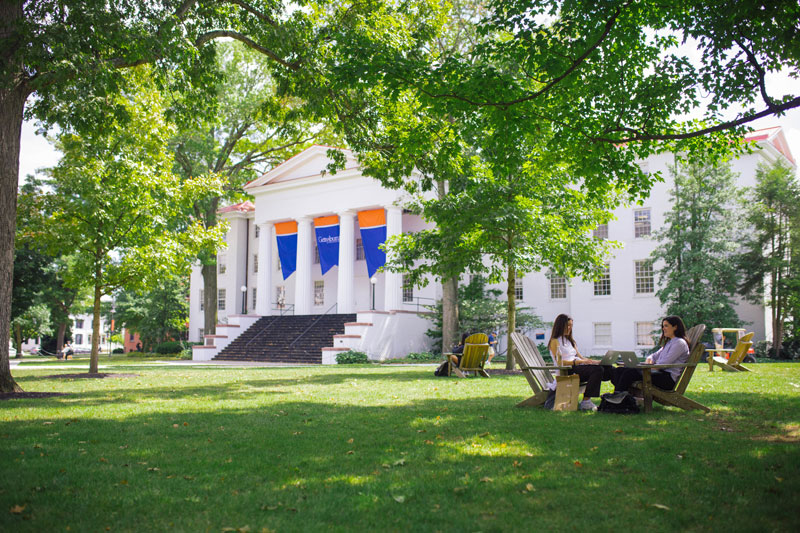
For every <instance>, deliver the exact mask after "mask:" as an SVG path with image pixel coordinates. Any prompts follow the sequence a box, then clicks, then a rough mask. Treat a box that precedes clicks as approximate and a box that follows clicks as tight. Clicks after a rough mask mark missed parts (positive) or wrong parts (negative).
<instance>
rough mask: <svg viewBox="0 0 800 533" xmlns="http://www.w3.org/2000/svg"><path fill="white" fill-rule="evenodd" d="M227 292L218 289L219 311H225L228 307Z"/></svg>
mask: <svg viewBox="0 0 800 533" xmlns="http://www.w3.org/2000/svg"><path fill="white" fill-rule="evenodd" d="M226 297H227V291H226V290H225V289H217V311H224V310H225V307H226V303H227V302H226V301H225V299H226Z"/></svg>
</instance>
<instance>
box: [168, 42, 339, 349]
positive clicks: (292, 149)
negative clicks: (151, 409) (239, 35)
mask: <svg viewBox="0 0 800 533" xmlns="http://www.w3.org/2000/svg"><path fill="white" fill-rule="evenodd" d="M218 63H219V70H220V74H221V77H220V80H219V82H218V84H217V87H216V91H215V95H216V106H215V108H216V113H215V114H214V115H213V116H211V117H205V118H203V119H201V120H197V121H194V122H191V123H188V124H186V125H185V126H184V127H183V128H182V131H180V132H179V133H178V135H177V136H176V137H175V138H174V139H173V140H172V142H171V143H170V144H171V146H172V149H173V151H174V153H175V161H176V168H177V171H178V172H179V173H180V174H181V175H182V176H183V177H184V179H191V178H192V177H193V176H197V175H201V174H206V173H210V174H213V175H216V176H219V177H221V178H223V180H224V183H225V185H224V188H223V191H222V193H221V194H215V195H212V196H210V197H202V198H197V199H196V200H195V201H194V203H193V205H192V209H191V213H192V215H193V216H194V217H196V218H197V219H198V220H202V221H203V224H204V225H205V226H206V227H207V228H213V227H214V226H216V225H217V222H218V219H217V210H218V209H219V207H220V202H224V201H226V200H233V199H238V198H240V197H241V196H242V186H243V185H244V184H245V183H246V182H248V181H250V180H252V179H254V178H256V177H257V176H258V174H259V173H261V172H265V171H266V170H269V169H270V168H272V167H274V166H275V165H277V164H278V163H281V162H283V161H285V160H287V159H289V158H290V157H291V156H293V155H294V154H296V153H298V152H300V151H302V150H303V149H305V148H307V147H308V146H309V145H310V143H311V142H312V141H316V142H325V143H332V142H335V141H333V139H332V138H331V136H330V135H328V134H327V131H326V129H325V128H324V127H323V126H322V125H321V124H318V123H315V122H314V121H313V118H312V117H311V116H310V113H309V112H308V110H307V109H305V107H304V105H303V103H302V102H301V101H299V100H298V99H297V98H291V97H288V96H281V95H279V94H278V93H277V88H276V86H275V82H274V81H273V80H272V76H271V73H270V71H271V65H270V60H269V59H268V58H266V57H264V56H262V55H261V54H259V53H258V52H255V51H253V50H251V49H249V48H247V47H245V46H244V45H242V44H240V43H237V42H231V43H224V44H221V45H219V47H218ZM320 139H321V141H320ZM216 258H217V250H216V248H213V249H210V250H203V252H202V253H201V254H200V262H201V264H202V276H203V289H204V290H203V294H204V295H205V296H204V299H205V302H204V309H205V316H204V318H205V320H204V331H205V333H206V334H207V335H212V334H214V333H215V332H216V325H217V268H216Z"/></svg>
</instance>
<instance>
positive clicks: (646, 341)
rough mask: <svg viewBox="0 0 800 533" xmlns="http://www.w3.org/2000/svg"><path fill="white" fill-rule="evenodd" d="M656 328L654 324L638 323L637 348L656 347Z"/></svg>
mask: <svg viewBox="0 0 800 533" xmlns="http://www.w3.org/2000/svg"><path fill="white" fill-rule="evenodd" d="M655 331H656V328H655V324H654V323H653V322H636V346H647V347H652V346H655V344H656V343H655V340H654V339H653V335H654V334H655Z"/></svg>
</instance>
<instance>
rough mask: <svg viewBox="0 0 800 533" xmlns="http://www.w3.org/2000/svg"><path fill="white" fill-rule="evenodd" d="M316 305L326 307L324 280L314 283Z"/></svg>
mask: <svg viewBox="0 0 800 533" xmlns="http://www.w3.org/2000/svg"><path fill="white" fill-rule="evenodd" d="M314 305H325V282H324V281H322V280H317V281H315V282H314Z"/></svg>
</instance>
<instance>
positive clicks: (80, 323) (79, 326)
mask: <svg viewBox="0 0 800 533" xmlns="http://www.w3.org/2000/svg"><path fill="white" fill-rule="evenodd" d="M75 329H83V319H82V318H76V319H75Z"/></svg>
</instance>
